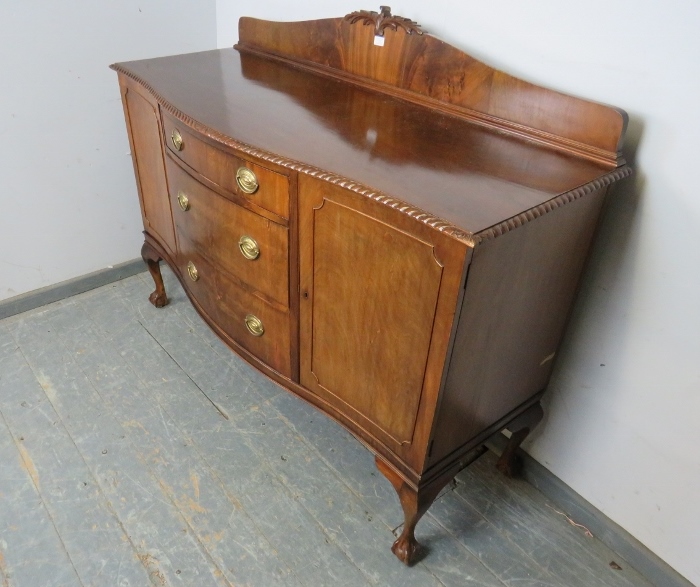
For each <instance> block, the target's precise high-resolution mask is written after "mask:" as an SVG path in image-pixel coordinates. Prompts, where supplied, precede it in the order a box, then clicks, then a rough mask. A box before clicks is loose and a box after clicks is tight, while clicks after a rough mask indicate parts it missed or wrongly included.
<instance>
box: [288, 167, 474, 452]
mask: <svg viewBox="0 0 700 587" xmlns="http://www.w3.org/2000/svg"><path fill="white" fill-rule="evenodd" d="M299 185H300V189H299V218H300V254H301V258H300V269H301V275H300V283H301V308H300V319H301V320H300V321H301V336H300V355H301V356H300V359H301V383H302V385H304V386H305V387H307V388H308V389H310V390H311V391H312V392H314V393H315V394H317V395H318V396H319V397H320V398H321V399H323V400H324V401H325V402H328V403H329V404H331V405H332V406H333V407H334V408H336V409H337V410H338V411H339V412H340V413H341V414H343V415H344V416H346V417H347V418H348V419H349V420H350V421H352V422H355V423H356V424H357V425H358V426H359V427H360V428H361V429H363V430H365V431H367V432H369V433H370V434H371V435H372V436H374V437H375V438H377V439H378V440H380V441H381V442H382V443H384V444H385V445H386V446H388V447H391V448H392V450H394V451H399V452H405V451H406V450H408V451H409V452H411V450H412V449H411V445H412V444H413V443H414V442H415V441H416V438H415V435H416V433H417V430H418V429H419V420H421V407H422V405H423V399H424V396H425V393H426V390H428V392H429V393H430V395H431V398H433V399H434V398H436V397H437V392H438V388H439V381H440V375H441V372H442V366H443V363H442V361H443V359H442V358H439V356H441V357H444V353H445V351H446V348H447V346H448V340H449V334H450V328H451V324H452V322H451V321H452V318H453V315H454V303H455V301H456V297H457V289H458V283H459V279H460V276H461V271H462V262H463V261H464V252H465V251H464V249H462V250H461V251H459V249H458V248H457V247H454V246H452V247H448V246H445V240H446V237H445V236H444V235H440V234H439V233H435V231H431V230H430V229H429V228H427V227H424V226H423V225H420V224H419V223H416V222H415V221H413V220H412V219H410V218H408V217H406V216H405V215H402V214H399V213H396V211H394V210H391V209H389V208H387V207H386V206H383V205H382V204H378V203H376V202H373V201H371V200H369V199H368V198H365V197H362V196H358V195H357V194H355V193H352V192H349V191H347V190H343V189H342V188H339V187H337V186H333V185H330V184H328V183H327V182H320V181H318V180H313V179H310V178H304V179H303V180H301V181H300V184H299ZM433 234H437V236H436V239H437V241H438V242H437V243H435V242H432V241H431V237H432V236H433ZM440 251H442V253H445V252H446V251H448V253H447V254H446V257H447V259H448V262H449V267H446V266H444V264H443V262H442V260H441V254H442V253H441V252H440ZM455 251H457V253H456V254H453V253H454V252H455ZM460 252H461V256H460V254H459V253H460ZM446 284H447V285H448V286H449V290H450V291H448V292H447V293H446V292H445V287H444V286H445V285H446ZM445 310H446V311H445ZM439 349H442V351H441V354H440V355H438V354H436V353H435V351H436V350H438V352H439ZM430 417H431V415H430ZM424 420H425V419H424ZM423 428H425V426H423ZM426 435H427V429H426V430H424V434H423V436H426ZM402 446H403V447H405V448H404V449H401V447H402Z"/></svg>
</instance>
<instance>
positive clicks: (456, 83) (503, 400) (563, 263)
mask: <svg viewBox="0 0 700 587" xmlns="http://www.w3.org/2000/svg"><path fill="white" fill-rule="evenodd" d="M239 31H240V39H239V43H238V44H237V45H236V48H233V49H223V50H217V51H205V52H201V53H195V54H191V55H178V56H173V57H163V58H158V59H148V60H142V61H136V62H130V63H122V64H115V65H113V66H112V67H113V68H114V69H115V70H116V71H117V72H118V73H119V79H120V84H121V88H122V99H123V103H124V111H125V116H126V120H127V129H128V131H129V136H130V141H131V145H132V153H133V156H134V169H135V171H136V174H137V178H138V186H139V195H140V199H141V206H142V213H143V217H144V228H145V243H144V246H143V249H142V256H143V258H144V260H145V261H146V263H147V265H148V268H149V271H150V272H151V275H152V276H153V278H154V281H155V284H156V290H155V291H154V292H153V294H152V295H151V301H152V303H153V304H154V305H156V306H159V307H160V306H163V305H165V304H166V303H167V295H166V293H165V290H164V288H163V282H162V278H161V275H160V271H159V265H158V263H159V261H160V260H165V261H166V262H168V263H169V264H170V266H171V267H173V269H174V271H175V272H176V274H177V275H178V277H179V278H180V280H181V281H182V283H183V285H184V287H185V290H186V291H187V293H188V295H189V296H190V299H191V300H192V302H193V304H194V306H195V308H196V309H197V310H198V311H199V312H200V313H201V314H202V316H203V317H204V319H205V320H206V321H207V322H208V323H209V324H210V326H211V327H212V329H213V330H214V331H215V332H216V333H217V334H218V335H219V336H221V338H222V339H223V340H224V341H225V342H226V343H227V344H228V345H229V346H230V347H231V348H232V349H234V350H235V351H236V352H238V353H239V354H240V355H241V356H242V357H243V358H245V359H246V360H247V361H249V362H250V363H251V364H252V365H254V366H255V367H257V368H258V369H260V370H261V371H262V372H263V373H265V374H267V375H268V376H269V377H271V378H272V379H274V380H275V381H277V382H278V383H280V384H281V385H283V386H284V387H285V388H287V389H288V390H290V391H292V392H294V393H295V394H297V395H299V396H300V397H302V398H304V399H305V400H307V401H309V402H311V403H312V404H314V405H315V406H317V407H318V408H319V409H321V410H322V411H324V412H325V413H327V414H328V415H330V416H331V417H333V418H335V419H336V420H337V421H338V422H340V423H341V424H342V425H343V426H345V427H346V428H347V429H348V430H350V431H351V432H352V433H353V434H355V435H356V436H357V437H358V439H359V440H360V441H361V442H363V443H364V444H365V445H366V446H367V447H368V448H369V449H370V450H371V451H372V452H373V453H374V454H375V455H376V460H377V466H378V467H379V469H380V471H381V472H382V473H383V474H384V475H385V476H386V477H387V478H388V479H389V481H390V482H391V483H392V485H393V486H394V488H395V489H396V491H397V495H398V497H399V500H400V502H401V505H402V507H403V510H404V517H405V524H404V528H403V531H402V534H401V536H400V537H399V539H398V540H397V541H396V542H395V544H394V546H393V551H394V553H395V554H396V555H397V556H398V557H399V558H400V559H401V560H402V561H404V562H406V563H410V562H412V561H413V560H414V559H415V556H416V553H417V551H418V548H419V546H418V544H417V542H416V540H415V536H414V530H415V526H416V524H417V523H418V521H419V519H420V517H421V516H422V515H423V513H425V511H426V510H427V508H428V507H429V506H430V503H431V502H432V500H433V499H434V498H435V496H436V495H437V494H438V492H439V491H440V489H441V488H442V487H443V486H444V485H445V484H446V483H447V482H448V481H449V480H450V479H451V478H452V477H453V476H454V475H455V474H456V473H457V472H458V471H459V470H460V468H462V467H464V466H466V465H467V464H468V463H469V462H471V461H472V460H473V459H475V458H477V457H478V456H479V455H480V454H481V453H482V452H483V446H482V445H483V443H484V441H485V440H486V439H487V438H488V437H489V436H490V435H491V434H493V433H495V432H498V431H499V430H502V429H504V428H509V429H510V430H511V432H512V435H511V440H510V443H509V446H508V448H507V450H506V451H505V453H504V456H503V457H502V459H501V460H500V461H499V464H498V467H499V469H501V470H502V471H503V472H504V473H506V474H513V473H514V470H515V467H514V459H515V451H516V449H517V447H518V445H519V444H520V443H521V442H522V440H523V439H524V438H525V437H526V436H527V434H528V433H529V432H530V431H531V430H532V429H533V428H534V426H535V425H536V424H537V422H538V421H539V420H540V419H541V417H542V410H541V407H540V406H539V399H540V397H541V396H542V393H543V391H544V389H545V388H546V385H547V382H548V380H549V377H550V374H551V371H552V365H553V364H554V361H555V360H556V354H557V350H558V347H559V344H560V342H561V339H562V336H563V333H564V329H565V326H566V322H567V318H568V315H569V312H570V309H571V307H572V304H573V301H574V298H575V294H576V290H577V286H578V282H579V279H580V276H581V273H582V270H583V265H584V262H585V259H586V257H587V253H588V250H589V247H590V244H591V242H592V239H593V235H594V232H595V226H596V222H597V218H598V215H599V213H600V210H601V206H602V202H603V199H604V197H605V194H606V192H607V190H608V188H609V186H610V185H612V184H613V183H614V182H616V181H618V180H620V179H622V178H624V177H626V176H627V175H629V174H630V169H629V167H628V166H627V165H626V164H625V163H624V160H623V158H622V156H621V155H620V145H621V141H622V139H623V135H624V129H625V124H626V115H625V114H624V112H622V111H620V110H618V109H615V108H611V107H608V106H603V105H600V104H595V103H593V102H589V101H586V100H582V99H580V98H574V97H571V96H566V95H564V94H561V93H558V92H554V91H552V90H547V89H545V88H541V87H538V86H535V85H533V84H531V83H528V82H525V81H522V80H518V79H517V78H514V77H513V76H510V75H508V74H505V73H503V72H500V71H497V70H495V69H493V68H491V67H489V66H487V65H485V64H484V63H481V62H480V61H478V60H475V59H474V58H472V57H471V56H469V55H467V54H465V53H463V52H462V51H460V50H458V49H456V48H454V47H451V46H449V45H447V44H446V43H443V42H442V41H439V40H438V39H435V38H434V37H431V36H430V35H428V34H426V33H425V32H424V31H423V30H422V29H421V27H420V25H418V24H417V23H414V22H412V21H410V20H407V19H404V18H403V17H396V16H394V15H392V14H391V13H390V10H389V9H388V7H382V8H381V10H380V11H379V12H377V13H374V12H371V11H365V12H356V13H352V14H350V15H347V17H345V18H337V19H325V20H319V21H309V22H300V23H273V22H265V21H260V20H256V19H250V18H243V19H241V21H240V26H239ZM375 37H378V38H380V39H381V41H378V42H377V43H378V44H377V43H375ZM173 131H177V133H179V137H180V138H181V139H182V141H181V142H180V141H179V139H178V141H175V142H173V140H172V133H173ZM241 168H244V169H245V170H246V172H253V173H254V174H255V189H254V190H253V193H252V194H249V193H245V191H244V190H241V189H240V187H239V185H238V183H237V181H236V172H237V170H239V169H241ZM181 191H183V192H184V193H185V194H186V195H188V197H189V199H188V200H187V201H188V202H189V204H188V206H189V207H188V206H186V205H184V204H183V203H182V201H181V200H180V199H179V196H180V192H181ZM244 232H245V233H246V234H247V233H250V235H249V236H251V237H252V238H254V239H255V241H256V245H259V253H260V254H259V257H256V258H255V259H254V260H251V259H246V258H245V257H244V256H242V255H241V250H240V249H239V247H238V242H239V239H240V238H241V235H242V234H243V233H244Z"/></svg>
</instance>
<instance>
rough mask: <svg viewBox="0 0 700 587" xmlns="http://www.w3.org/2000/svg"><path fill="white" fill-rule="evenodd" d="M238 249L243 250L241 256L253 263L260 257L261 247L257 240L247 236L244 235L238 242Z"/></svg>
mask: <svg viewBox="0 0 700 587" xmlns="http://www.w3.org/2000/svg"><path fill="white" fill-rule="evenodd" d="M238 248H239V249H240V250H241V254H242V255H243V256H244V257H245V258H246V259H250V260H251V261H253V260H254V259H257V258H258V257H259V256H260V247H259V246H258V243H257V242H255V239H254V238H252V237H249V236H247V235H245V234H244V235H243V236H242V237H241V239H240V240H239V241H238Z"/></svg>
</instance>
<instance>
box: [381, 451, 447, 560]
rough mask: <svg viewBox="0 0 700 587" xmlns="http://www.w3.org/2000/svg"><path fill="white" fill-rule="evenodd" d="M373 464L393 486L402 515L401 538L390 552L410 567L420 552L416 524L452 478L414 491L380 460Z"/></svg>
mask: <svg viewBox="0 0 700 587" xmlns="http://www.w3.org/2000/svg"><path fill="white" fill-rule="evenodd" d="M375 463H376V464H377V469H379V471H380V472H381V473H382V475H384V476H385V477H386V478H387V479H388V480H389V481H390V482H391V484H392V485H393V486H394V489H395V490H396V493H397V494H398V496H399V500H400V501H401V507H402V508H403V513H404V525H403V531H402V532H401V536H399V537H398V538H397V539H396V541H395V542H394V544H393V546H392V547H391V551H392V552H393V553H394V554H395V555H396V556H397V557H398V559H399V560H400V561H401V562H403V563H405V564H407V565H410V564H412V563H413V562H414V561H415V559H416V555H417V554H418V553H419V552H420V550H421V545H420V544H419V543H418V541H417V540H416V536H415V529H416V524H417V523H418V520H420V519H421V517H422V516H423V514H425V512H427V511H428V508H429V507H430V505H431V504H432V503H433V501H434V500H435V498H436V497H437V495H438V493H440V490H441V489H442V488H443V487H444V486H445V485H447V483H448V482H449V481H450V479H452V477H447V478H445V479H444V480H439V481H438V482H437V483H434V484H431V485H430V486H429V487H427V488H425V489H421V490H416V489H413V488H412V487H411V486H410V485H408V484H407V483H406V482H405V481H404V480H403V479H402V478H401V477H399V475H397V474H396V472H395V471H394V470H393V469H391V468H390V467H389V466H388V465H386V464H385V463H384V461H382V460H381V459H379V458H375Z"/></svg>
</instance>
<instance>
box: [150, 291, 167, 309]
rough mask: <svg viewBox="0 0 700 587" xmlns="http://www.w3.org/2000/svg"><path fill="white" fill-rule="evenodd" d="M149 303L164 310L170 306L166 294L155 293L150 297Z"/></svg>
mask: <svg viewBox="0 0 700 587" xmlns="http://www.w3.org/2000/svg"><path fill="white" fill-rule="evenodd" d="M148 301H149V302H151V303H152V304H153V305H154V306H155V307H156V308H162V307H163V306H167V305H168V301H169V300H168V296H166V295H165V292H158V290H156V291H154V292H153V293H152V294H151V295H150V296H148Z"/></svg>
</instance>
